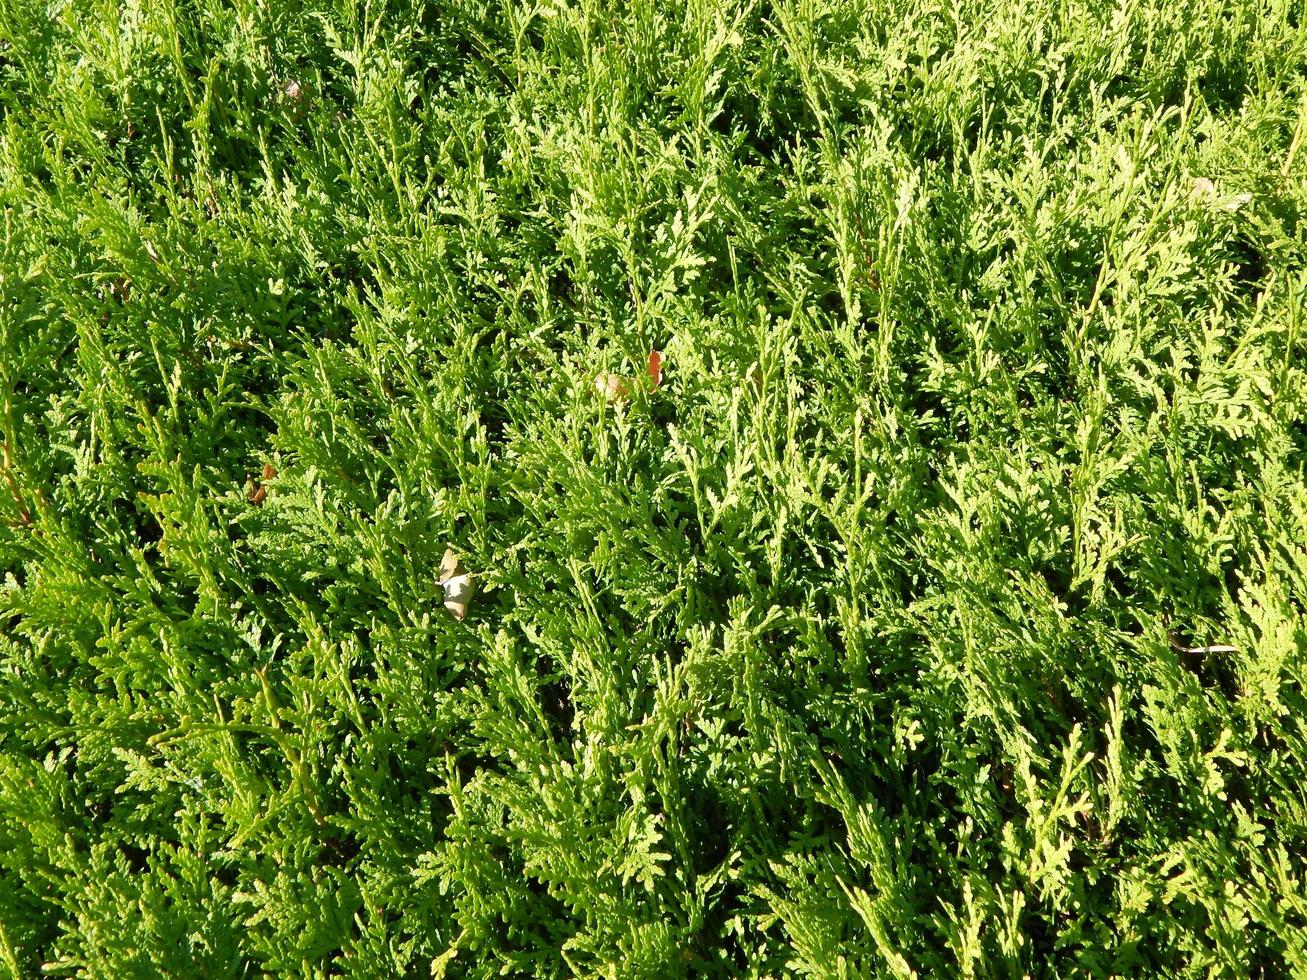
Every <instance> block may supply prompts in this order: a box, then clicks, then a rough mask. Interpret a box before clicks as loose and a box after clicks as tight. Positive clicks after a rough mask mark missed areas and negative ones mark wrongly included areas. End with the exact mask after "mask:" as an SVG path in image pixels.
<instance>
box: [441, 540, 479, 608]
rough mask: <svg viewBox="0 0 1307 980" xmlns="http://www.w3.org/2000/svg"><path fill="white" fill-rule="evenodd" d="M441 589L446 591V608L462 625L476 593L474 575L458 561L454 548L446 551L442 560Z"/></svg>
mask: <svg viewBox="0 0 1307 980" xmlns="http://www.w3.org/2000/svg"><path fill="white" fill-rule="evenodd" d="M439 582H440V587H441V588H442V589H444V590H445V608H446V609H448V610H449V613H450V615H452V616H453V617H454V618H455V619H457V620H458V621H459V622H460V623H461V622H462V621H463V617H464V616H466V615H467V606H468V603H469V602H471V601H472V595H473V593H474V592H476V583H475V582H474V580H473V575H472V573H471V572H469V571H468V570H467V569H466V568H464V567H463V563H462V562H461V561H459V560H458V556H457V555H456V554H454V551H453V549H452V548H446V549H445V557H444V558H442V559H440V578H439Z"/></svg>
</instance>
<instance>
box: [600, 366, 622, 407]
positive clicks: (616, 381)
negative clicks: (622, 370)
mask: <svg viewBox="0 0 1307 980" xmlns="http://www.w3.org/2000/svg"><path fill="white" fill-rule="evenodd" d="M595 391H597V392H599V394H600V395H602V396H603V397H604V400H605V401H607V402H608V404H610V405H611V404H613V403H614V402H621V401H626V396H627V395H628V394H629V393H630V388H629V386H628V385H627V383H626V379H625V378H623V377H622V376H621V375H620V374H609V373H608V372H607V371H604V372H602V373H600V374H598V375H596V376H595Z"/></svg>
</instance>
